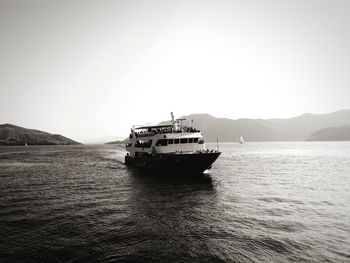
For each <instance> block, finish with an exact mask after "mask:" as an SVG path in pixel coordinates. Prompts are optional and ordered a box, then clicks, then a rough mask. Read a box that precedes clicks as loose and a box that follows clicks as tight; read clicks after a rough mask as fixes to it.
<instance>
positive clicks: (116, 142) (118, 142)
mask: <svg viewBox="0 0 350 263" xmlns="http://www.w3.org/2000/svg"><path fill="white" fill-rule="evenodd" d="M127 141H128V139H125V140H122V141H119V140H117V141H112V142H106V143H105V144H125V143H126V142H127Z"/></svg>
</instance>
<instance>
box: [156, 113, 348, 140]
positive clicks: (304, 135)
mask: <svg viewBox="0 0 350 263" xmlns="http://www.w3.org/2000/svg"><path fill="white" fill-rule="evenodd" d="M184 117H185V118H186V121H184V123H185V124H187V125H189V124H190V121H191V120H193V126H194V127H196V128H199V129H200V130H202V132H203V135H204V138H205V139H206V141H208V142H214V141H216V138H219V141H222V142H232V141H236V142H238V141H239V137H240V136H243V138H244V140H245V141H248V142H249V141H306V140H308V139H309V137H310V135H311V134H312V133H314V132H316V131H318V130H320V129H324V128H327V127H336V126H343V125H350V110H341V111H337V112H333V113H327V114H311V113H306V114H303V115H300V116H297V117H294V118H290V119H238V120H232V119H226V118H215V117H213V116H211V115H209V114H192V115H188V116H184ZM162 123H166V122H162Z"/></svg>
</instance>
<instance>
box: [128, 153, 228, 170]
mask: <svg viewBox="0 0 350 263" xmlns="http://www.w3.org/2000/svg"><path fill="white" fill-rule="evenodd" d="M220 154H221V153H220V152H206V153H192V154H153V155H151V154H145V155H141V156H137V157H130V156H125V164H127V165H131V166H134V167H138V168H142V169H146V170H151V171H154V172H166V173H203V172H204V171H205V170H207V169H210V168H211V165H212V164H213V163H214V162H215V160H216V159H217V158H218V157H219V155H220Z"/></svg>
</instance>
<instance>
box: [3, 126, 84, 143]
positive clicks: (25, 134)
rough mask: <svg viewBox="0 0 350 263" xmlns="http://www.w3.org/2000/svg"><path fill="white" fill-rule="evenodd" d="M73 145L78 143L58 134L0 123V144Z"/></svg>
mask: <svg viewBox="0 0 350 263" xmlns="http://www.w3.org/2000/svg"><path fill="white" fill-rule="evenodd" d="M25 143H27V144H28V145H75V144H80V143H78V142H76V141H73V140H71V139H69V138H66V137H64V136H62V135H60V134H50V133H47V132H43V131H38V130H32V129H26V128H23V127H19V126H16V125H12V124H2V125H0V145H24V144H25Z"/></svg>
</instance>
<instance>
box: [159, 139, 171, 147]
mask: <svg viewBox="0 0 350 263" xmlns="http://www.w3.org/2000/svg"><path fill="white" fill-rule="evenodd" d="M167 145H168V140H167V139H160V140H158V141H157V143H156V146H167Z"/></svg>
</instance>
